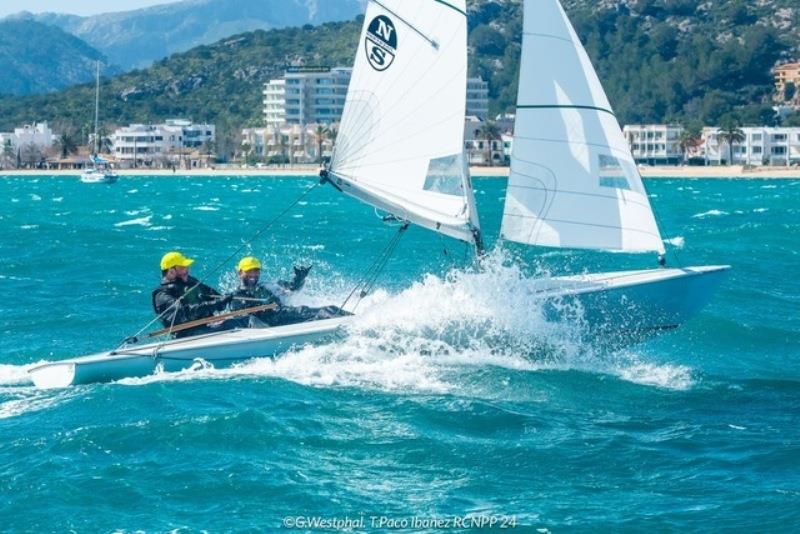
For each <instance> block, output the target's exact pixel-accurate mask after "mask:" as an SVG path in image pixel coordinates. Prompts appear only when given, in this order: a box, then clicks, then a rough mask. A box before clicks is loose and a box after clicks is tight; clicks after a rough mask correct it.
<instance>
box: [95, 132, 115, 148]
mask: <svg viewBox="0 0 800 534" xmlns="http://www.w3.org/2000/svg"><path fill="white" fill-rule="evenodd" d="M97 138H98V140H99V141H100V142H99V143H98V146H99V147H100V152H102V153H104V154H110V153H111V147H112V145H113V143H112V142H111V134H109V132H108V128H106V127H105V126H100V127H99V128H98V129H97Z"/></svg>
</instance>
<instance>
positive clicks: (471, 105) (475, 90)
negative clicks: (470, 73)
mask: <svg viewBox="0 0 800 534" xmlns="http://www.w3.org/2000/svg"><path fill="white" fill-rule="evenodd" d="M467 116H475V117H478V118H479V119H481V120H486V118H487V117H488V116H489V83H488V82H485V81H483V79H482V78H480V77H478V78H469V79H467Z"/></svg>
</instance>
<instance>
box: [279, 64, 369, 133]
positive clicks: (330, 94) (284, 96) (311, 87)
mask: <svg viewBox="0 0 800 534" xmlns="http://www.w3.org/2000/svg"><path fill="white" fill-rule="evenodd" d="M352 73H353V69H351V68H345V67H335V68H330V67H289V68H288V69H286V72H285V73H284V76H283V78H281V79H277V80H270V81H269V82H268V83H266V84H264V91H263V94H264V121H265V123H266V124H267V126H277V125H279V124H283V123H287V124H312V123H317V124H331V123H334V122H338V121H339V120H340V119H341V117H342V111H344V102H345V99H346V98H347V87H348V85H350V76H351V75H352Z"/></svg>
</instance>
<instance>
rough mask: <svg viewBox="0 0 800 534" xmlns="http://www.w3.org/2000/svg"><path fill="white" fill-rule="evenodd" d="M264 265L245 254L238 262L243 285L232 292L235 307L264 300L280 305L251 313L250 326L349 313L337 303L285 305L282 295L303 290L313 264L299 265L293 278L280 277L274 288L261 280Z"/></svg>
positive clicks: (243, 306) (266, 302)
mask: <svg viewBox="0 0 800 534" xmlns="http://www.w3.org/2000/svg"><path fill="white" fill-rule="evenodd" d="M261 267H262V265H261V261H260V260H259V259H258V258H256V257H253V256H247V257H245V258H242V259H241V261H239V264H238V265H237V266H236V271H237V273H238V275H239V288H238V289H237V290H236V291H235V292H234V293H233V295H232V296H233V302H232V303H231V309H232V310H241V309H245V308H252V307H254V306H258V305H261V304H276V305H277V308H276V309H274V310H268V311H262V312H258V313H256V314H253V315H251V316H250V319H249V321H250V322H249V326H260V327H263V326H280V325H286V324H293V323H300V322H304V321H312V320H316V319H326V318H330V317H337V316H339V315H346V314H345V313H344V312H342V311H341V310H340V309H339V308H336V307H334V306H329V307H326V308H308V307H306V306H286V305H284V303H283V302H282V300H281V296H282V295H286V294H288V293H291V292H294V291H299V290H300V289H301V288H302V287H303V285H304V284H305V280H306V277H307V276H308V272H309V271H310V270H311V267H302V266H295V267H294V278H293V279H292V281H291V282H286V281H283V280H280V281H278V282H277V283H276V286H277V287H274V288H269V287H267V286H266V285H265V284H263V283H261V282H260V279H261Z"/></svg>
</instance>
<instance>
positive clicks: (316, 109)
mask: <svg viewBox="0 0 800 534" xmlns="http://www.w3.org/2000/svg"><path fill="white" fill-rule="evenodd" d="M352 73H353V69H351V68H345V67H335V68H330V67H290V68H288V69H287V70H286V72H285V73H284V76H283V78H279V79H276V80H270V81H269V82H267V83H265V84H264V91H263V95H264V101H263V104H264V123H265V124H266V125H267V126H277V125H279V124H284V123H286V124H312V123H317V124H331V123H334V122H339V121H340V120H341V118H342V112H343V111H344V103H345V100H346V99H347V87H348V86H349V85H350V76H351V75H352ZM466 114H467V115H474V116H476V117H478V118H480V119H481V120H485V119H486V117H487V116H488V114H489V84H488V83H487V82H485V81H483V80H482V79H481V78H470V79H469V80H467V113H466Z"/></svg>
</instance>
